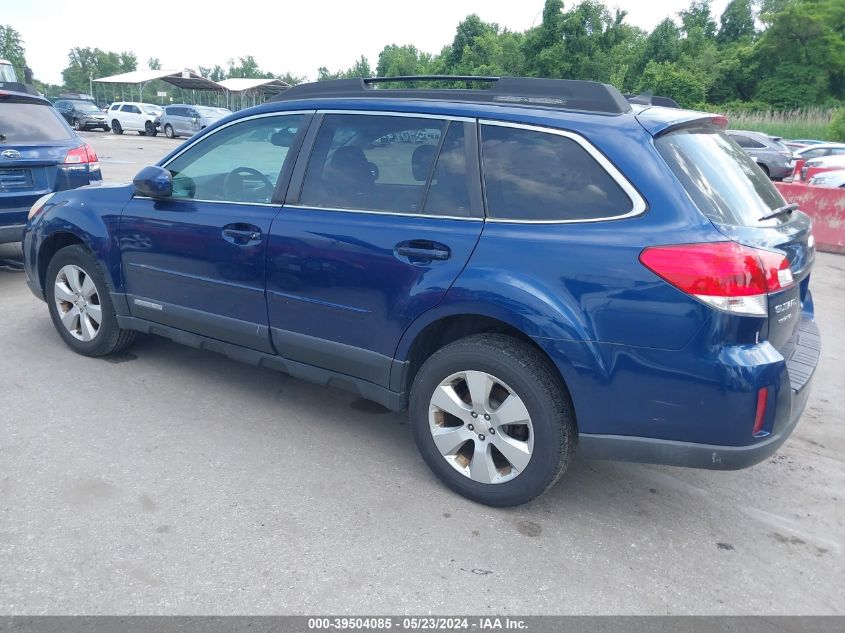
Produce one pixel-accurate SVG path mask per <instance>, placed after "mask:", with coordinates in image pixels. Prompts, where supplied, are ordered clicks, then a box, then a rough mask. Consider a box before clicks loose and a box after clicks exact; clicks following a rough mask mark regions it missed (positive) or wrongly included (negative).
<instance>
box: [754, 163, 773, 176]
mask: <svg viewBox="0 0 845 633" xmlns="http://www.w3.org/2000/svg"><path fill="white" fill-rule="evenodd" d="M757 164H758V165H759V166H760V169H762V170H763V173H764V174H766V177H767V178H770V177H771V176H769V168H768V167H766V166H765V165H764V164H763V163H757Z"/></svg>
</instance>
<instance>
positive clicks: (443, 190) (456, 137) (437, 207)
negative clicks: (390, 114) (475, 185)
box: [423, 121, 472, 218]
mask: <svg viewBox="0 0 845 633" xmlns="http://www.w3.org/2000/svg"><path fill="white" fill-rule="evenodd" d="M425 147H430V146H429V145H426V146H425ZM423 212H424V213H425V214H426V215H446V216H456V217H461V218H466V217H470V216H471V215H472V212H471V209H470V192H469V179H468V169H467V155H466V145H465V143H464V124H463V123H461V122H459V121H453V122H451V123H449V129H448V131H447V132H446V136H445V138H444V139H443V143H442V145H441V147H440V155H439V156H438V157H437V164H436V165H435V167H434V175H433V176H432V177H431V184H430V185H429V188H428V194H427V195H426V198H425V206H424V207H423Z"/></svg>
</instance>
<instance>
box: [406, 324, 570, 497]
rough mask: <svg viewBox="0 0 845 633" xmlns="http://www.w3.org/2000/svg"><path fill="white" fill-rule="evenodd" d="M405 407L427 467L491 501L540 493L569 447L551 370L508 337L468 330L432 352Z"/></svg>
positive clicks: (561, 467)
mask: <svg viewBox="0 0 845 633" xmlns="http://www.w3.org/2000/svg"><path fill="white" fill-rule="evenodd" d="M471 385H472V386H471ZM476 385H484V386H479V387H477V388H476ZM471 392H473V393H472V394H471ZM444 394H445V395H446V396H447V397H446V399H445V400H443V399H442V398H441V396H443V395H444ZM477 394H483V395H482V396H481V397H480V398H479V397H476V395H477ZM456 398H457V399H456ZM511 398H514V400H511ZM444 403H445V404H444ZM438 404H444V407H443V408H441V407H440V406H438ZM505 407H507V408H505ZM450 409H451V410H452V411H454V412H455V414H453V413H451V412H450V411H449V410H450ZM517 412H521V413H517ZM409 414H410V422H411V429H412V431H413V434H414V441H415V442H416V444H417V448H418V449H419V451H420V453H421V454H422V457H423V459H424V460H425V462H426V463H427V464H428V466H429V468H431V470H432V471H433V472H434V474H435V475H437V477H438V478H439V479H440V480H441V481H442V482H443V483H444V484H446V485H447V486H448V487H449V488H451V489H452V490H454V491H455V492H457V493H458V494H461V495H463V496H465V497H467V498H469V499H472V500H473V501H477V502H479V503H483V504H486V505H490V506H498V507H504V506H514V505H519V504H522V503H526V502H528V501H530V500H531V499H533V498H534V497H536V496H537V495H539V494H541V493H542V492H544V491H545V490H546V489H548V488H549V487H551V486H552V485H553V484H554V483H555V482H556V481H557V480H558V479H560V477H561V475H563V473H564V471H565V470H566V468H567V467H568V465H569V462H570V460H571V459H572V455H573V453H574V451H575V442H576V437H577V431H576V426H575V415H574V413H573V410H572V404H571V402H570V399H569V395H568V393H567V391H566V387H565V386H564V384H563V382H562V380H561V379H560V376H559V375H558V373H557V370H556V369H555V368H554V367H553V366H552V365H551V363H550V362H549V361H548V359H547V358H546V357H545V356H543V355H542V354H541V353H540V352H539V351H537V350H536V349H534V348H533V347H532V346H531V345H529V344H528V343H525V342H523V341H520V340H518V339H515V338H513V337H510V336H504V335H501V334H478V335H473V336H469V337H466V338H464V339H460V340H458V341H456V342H454V343H451V344H449V345H447V346H445V347H443V348H442V349H440V350H439V351H437V352H436V353H435V354H433V355H432V356H431V357H430V358H429V359H428V360H427V361H426V362H425V363H424V364H423V366H422V367H421V368H420V370H419V372H418V373H417V375H416V377H415V379H414V384H413V387H412V389H411V400H410V407H409ZM490 429H492V431H491V430H490ZM452 433H454V435H453V434H452ZM435 435H436V436H437V437H438V441H437V442H435ZM446 435H448V436H449V439H446V438H445V436H446ZM453 438H454V439H453ZM465 438H466V439H465ZM453 444H454V446H453ZM500 447H501V450H500ZM514 447H516V450H510V449H512V448H514ZM476 459H478V460H479V461H478V462H477V463H476ZM476 466H478V470H475V468H476ZM476 475H480V476H476ZM491 481H492V482H493V483H488V482H491Z"/></svg>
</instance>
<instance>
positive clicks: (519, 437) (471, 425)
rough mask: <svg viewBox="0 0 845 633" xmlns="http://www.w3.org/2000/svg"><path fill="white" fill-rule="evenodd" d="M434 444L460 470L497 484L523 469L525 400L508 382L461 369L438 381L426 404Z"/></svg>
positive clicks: (526, 455)
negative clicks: (427, 405) (427, 404)
mask: <svg viewBox="0 0 845 633" xmlns="http://www.w3.org/2000/svg"><path fill="white" fill-rule="evenodd" d="M428 419H429V430H430V431H431V436H432V439H433V440H434V444H435V446H436V447H437V450H438V451H439V452H440V454H441V455H442V456H443V458H444V459H445V460H446V461H447V462H448V463H449V464H450V465H451V466H452V467H453V468H454V469H455V470H457V471H458V472H459V473H461V474H462V475H464V476H465V477H468V478H469V479H472V480H473V481H476V482H478V483H484V484H500V483H504V482H506V481H510V480H512V479H514V478H515V477H517V476H518V475H519V474H520V473H522V472H523V471H524V470H525V468H526V467H527V466H528V463H529V462H530V460H531V455H532V453H533V450H534V430H533V427H532V425H531V416H530V415H529V413H528V409H527V408H526V407H525V403H524V402H523V401H522V399H521V398H520V397H519V396H518V395H517V394H516V392H514V390H513V389H511V388H510V387H509V386H508V385H507V384H505V383H504V382H502V381H501V380H499V379H498V378H496V377H495V376H493V375H491V374H488V373H486V372H483V371H462V372H458V373H455V374H452V375H451V376H449V377H448V378H446V379H445V380H444V381H443V382H441V383H440V384H439V385H438V386H437V388H436V389H435V390H434V393H433V394H432V396H431V401H430V404H429V413H428Z"/></svg>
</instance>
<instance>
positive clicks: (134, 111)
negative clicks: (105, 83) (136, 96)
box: [118, 103, 141, 132]
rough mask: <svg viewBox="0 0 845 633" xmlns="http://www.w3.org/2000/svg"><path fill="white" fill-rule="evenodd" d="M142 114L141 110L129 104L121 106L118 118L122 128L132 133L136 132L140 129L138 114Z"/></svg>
mask: <svg viewBox="0 0 845 633" xmlns="http://www.w3.org/2000/svg"><path fill="white" fill-rule="evenodd" d="M140 112H141V110H140V109H138V108H137V107H136V106H134V105H131V104H128V103H127V104H124V105H122V106H120V116H119V117H118V121H120V127H122V128H123V129H124V130H128V131H130V132H131V131H136V130H137V129H138V122H137V120H138V114H140Z"/></svg>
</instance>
